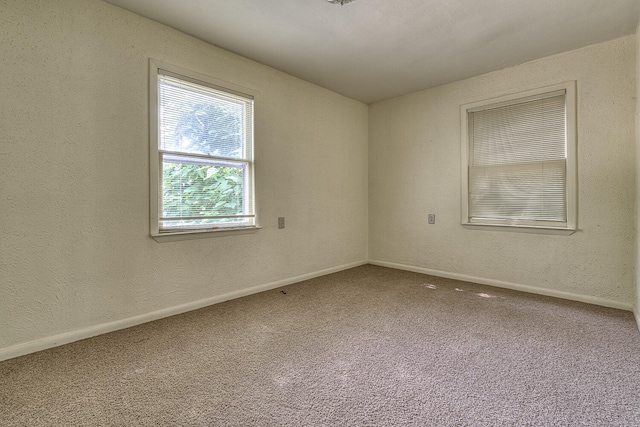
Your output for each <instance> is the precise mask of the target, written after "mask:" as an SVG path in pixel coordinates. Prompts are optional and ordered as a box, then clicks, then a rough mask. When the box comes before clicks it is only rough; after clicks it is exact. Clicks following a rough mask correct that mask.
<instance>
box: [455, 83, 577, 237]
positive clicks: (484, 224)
mask: <svg viewBox="0 0 640 427" xmlns="http://www.w3.org/2000/svg"><path fill="white" fill-rule="evenodd" d="M558 91H564V92H565V127H566V152H567V157H566V182H565V194H566V208H567V222H566V224H565V223H563V224H560V225H557V224H554V225H553V226H550V225H547V224H544V222H543V221H540V222H535V221H533V222H526V223H525V222H524V221H517V220H512V221H509V220H504V221H489V220H486V221H481V220H473V221H472V220H471V219H470V218H469V166H470V165H469V160H470V145H469V144H470V135H469V133H470V130H469V113H470V112H476V111H479V110H488V109H492V108H497V107H504V106H509V105H515V104H519V103H523V102H528V101H534V100H536V99H541V98H544V97H546V96H548V94H550V93H552V92H558ZM460 123H461V129H460V133H461V138H460V141H461V145H460V148H461V150H460V151H461V194H460V199H461V224H462V226H464V227H465V228H467V229H476V230H499V231H518V232H525V233H539V234H560V235H570V234H573V233H574V232H575V231H576V230H577V219H578V207H577V202H578V179H577V176H578V175H577V112H576V82H575V81H569V82H564V83H560V84H556V85H553V86H547V87H543V88H538V89H532V90H528V91H525V92H519V93H514V94H510V95H505V96H501V97H498V98H492V99H488V100H483V101H477V102H472V103H468V104H464V105H462V106H460Z"/></svg>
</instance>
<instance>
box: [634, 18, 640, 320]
mask: <svg viewBox="0 0 640 427" xmlns="http://www.w3.org/2000/svg"><path fill="white" fill-rule="evenodd" d="M638 168H640V22H639V23H638V28H637V30H636V248H635V249H636V250H635V255H636V277H635V282H636V302H635V314H636V322H637V323H638V328H639V329H640V247H639V246H640V245H639V244H638V242H640V173H638Z"/></svg>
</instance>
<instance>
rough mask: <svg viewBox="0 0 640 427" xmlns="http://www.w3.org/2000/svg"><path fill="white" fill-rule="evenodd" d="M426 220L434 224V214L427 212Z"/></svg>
mask: <svg viewBox="0 0 640 427" xmlns="http://www.w3.org/2000/svg"><path fill="white" fill-rule="evenodd" d="M428 221H429V224H435V223H436V214H429V216H428Z"/></svg>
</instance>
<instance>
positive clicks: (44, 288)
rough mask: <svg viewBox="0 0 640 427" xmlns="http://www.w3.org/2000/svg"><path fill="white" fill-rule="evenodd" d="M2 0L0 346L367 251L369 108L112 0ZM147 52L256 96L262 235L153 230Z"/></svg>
mask: <svg viewBox="0 0 640 427" xmlns="http://www.w3.org/2000/svg"><path fill="white" fill-rule="evenodd" d="M1 4H2V5H1V9H2V10H1V13H0V58H1V60H0V75H1V76H2V78H0V94H2V96H0V182H1V183H2V185H1V187H0V214H1V215H0V217H1V218H2V220H1V222H0V224H1V225H0V227H1V230H2V238H1V240H0V350H1V349H2V348H6V347H9V346H12V345H15V344H19V343H23V342H27V341H31V340H36V339H39V338H42V337H50V336H53V335H56V334H60V333H65V332H69V331H74V330H78V329H82V328H88V327H91V326H93V325H99V324H103V323H105V322H112V321H118V320H120V319H126V318H130V317H132V316H137V315H143V314H145V313H149V312H152V311H155V310H161V309H165V308H167V307H174V306H178V305H180V304H186V303H189V302H192V301H197V300H201V299H206V298H210V297H214V296H216V295H223V294H226V293H229V292H233V291H237V290H239V289H246V288H250V287H254V286H258V285H262V284H265V283H270V282H273V281H278V280H284V279H287V278H292V277H296V276H299V275H304V274H310V273H313V272H317V271H320V270H323V269H327V268H334V267H338V266H341V265H345V264H348V263H352V262H360V261H364V260H366V259H367V233H368V230H367V138H368V136H367V131H368V129H367V115H368V111H367V106H366V105H364V104H361V103H359V102H356V101H353V100H350V99H348V98H345V97H342V96H340V95H337V94H335V93H332V92H330V91H327V90H324V89H322V88H319V87H317V86H314V85H311V84H309V83H306V82H304V81H301V80H299V79H296V78H293V77H291V76H288V75H286V74H284V73H281V72H279V71H276V70H274V69H271V68H268V67H265V66H262V65H260V64H257V63H255V62H252V61H249V60H247V59H244V58H242V57H239V56H237V55H234V54H231V53H229V52H226V51H223V50H220V49H218V48H216V47H214V46H211V45H209V44H207V43H204V42H202V41H199V40H197V39H194V38H191V37H189V36H186V35H184V34H182V33H179V32H177V31H174V30H172V29H170V28H168V27H165V26H163V25H160V24H157V23H154V22H152V21H149V20H146V19H143V18H141V17H138V16H136V15H134V14H131V13H129V12H126V11H124V10H121V9H119V8H116V7H114V6H111V5H108V4H106V3H103V2H101V1H97V0H56V1H50V0H31V1H23V0H6V1H2V2H1ZM149 57H152V58H156V59H158V60H160V61H164V62H168V63H171V64H175V65H179V66H181V67H184V68H187V69H191V70H194V71H196V72H199V73H203V74H207V75H210V76H212V77H214V78H217V79H221V80H226V81H229V82H232V83H234V84H238V85H242V86H245V87H248V88H250V89H252V90H255V91H257V92H258V97H259V100H258V105H257V106H256V115H257V118H256V129H255V131H256V159H257V164H256V169H257V193H258V203H259V206H258V209H259V214H260V219H261V221H260V222H261V225H262V226H263V227H264V229H263V230H261V231H259V232H257V233H253V234H248V235H239V236H227V237H215V238H207V239H200V240H191V241H180V242H172V243H157V242H155V241H154V240H153V239H151V238H150V237H149V235H148V233H149V226H148V221H149V220H148V217H149V206H148V204H149V201H148V198H149V196H148V192H149V190H148V188H149V178H148V176H149V173H148V111H147V103H148V93H147V87H148V86H147V79H148V77H147V76H148V58H149ZM278 216H285V217H286V228H285V229H284V230H278V229H277V217H278Z"/></svg>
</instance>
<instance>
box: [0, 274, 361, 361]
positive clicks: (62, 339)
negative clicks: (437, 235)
mask: <svg viewBox="0 0 640 427" xmlns="http://www.w3.org/2000/svg"><path fill="white" fill-rule="evenodd" d="M365 264H367V261H358V262H352V263H349V264H344V265H340V266H337V267H332V268H327V269H323V270H318V271H314V272H312V273H307V274H303V275H300V276H295V277H290V278H287V279H282V280H277V281H275V282H270V283H265V284H262V285H258V286H254V287H251V288H247V289H241V290H239V291H234V292H229V293H226V294H223V295H217V296H215V297H211V298H205V299H202V300H198V301H193V302H189V303H186V304H181V305H177V306H175V307H168V308H164V309H161V310H156V311H152V312H149V313H145V314H140V315H138V316H133V317H128V318H126V319H121V320H116V321H113V322H107V323H102V324H99V325H94V326H90V327H88V328H82V329H77V330H73V331H69V332H65V333H62V334H58V335H53V336H50V337H45V338H39V339H36V340H33V341H28V342H25V343H21V344H16V345H13V346H10V347H6V348H2V349H0V361H3V360H7V359H12V358H14V357H19V356H24V355H26V354H30V353H35V352H37V351H41V350H46V349H48V348H53V347H58V346H61V345H64V344H69V343H72V342H75V341H79V340H83V339H87V338H91V337H95V336H97V335H102V334H106V333H109V332H115V331H118V330H120V329H125V328H130V327H132V326H137V325H141V324H143V323H147V322H152V321H154V320H158V319H162V318H165V317H169V316H174V315H176V314H182V313H186V312H188V311H192V310H197V309H199V308H204V307H207V306H210V305H213V304H217V303H221V302H224V301H228V300H231V299H235V298H240V297H244V296H247V295H251V294H256V293H259V292H263V291H268V290H270V289H276V288H280V287H282V286H287V285H291V284H293V283H297V282H301V281H303V280H309V279H313V278H315V277H320V276H324V275H327V274H331V273H337V272H338V271H342V270H347V269H349V268H354V267H359V266H361V265H365Z"/></svg>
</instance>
